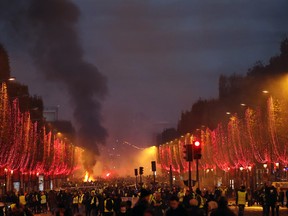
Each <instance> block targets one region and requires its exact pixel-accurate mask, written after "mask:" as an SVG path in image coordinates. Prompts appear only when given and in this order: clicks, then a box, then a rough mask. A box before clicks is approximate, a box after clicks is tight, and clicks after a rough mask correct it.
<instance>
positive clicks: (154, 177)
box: [153, 172, 156, 187]
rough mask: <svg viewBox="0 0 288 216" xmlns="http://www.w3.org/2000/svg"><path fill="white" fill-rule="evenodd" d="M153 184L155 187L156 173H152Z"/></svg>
mask: <svg viewBox="0 0 288 216" xmlns="http://www.w3.org/2000/svg"><path fill="white" fill-rule="evenodd" d="M153 184H154V187H155V186H156V172H153Z"/></svg>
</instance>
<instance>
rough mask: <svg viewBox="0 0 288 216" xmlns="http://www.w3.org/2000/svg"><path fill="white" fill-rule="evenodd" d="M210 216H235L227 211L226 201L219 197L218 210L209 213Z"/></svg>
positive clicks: (230, 211) (229, 210)
mask: <svg viewBox="0 0 288 216" xmlns="http://www.w3.org/2000/svg"><path fill="white" fill-rule="evenodd" d="M211 216H236V214H235V213H234V212H233V211H232V210H231V209H229V207H228V201H227V199H226V198H225V197H220V199H219V202H218V208H217V209H216V210H213V211H212V212H211Z"/></svg>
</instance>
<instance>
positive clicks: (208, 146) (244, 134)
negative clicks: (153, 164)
mask: <svg viewBox="0 0 288 216" xmlns="http://www.w3.org/2000/svg"><path fill="white" fill-rule="evenodd" d="M287 82H288V80H287ZM287 107H288V100H286V101H282V102H281V103H280V102H279V101H275V100H273V97H272V96H270V97H269V98H268V99H267V105H266V109H263V110H261V109H257V110H253V109H251V108H249V107H246V108H245V109H244V110H243V114H242V115H239V116H242V117H238V115H236V114H235V115H227V118H228V122H227V123H219V124H218V126H217V128H216V129H214V130H210V129H209V128H207V127H202V128H201V129H199V130H196V131H195V133H194V134H190V133H188V134H186V135H185V136H181V137H179V138H178V139H175V140H173V141H170V142H167V143H164V144H162V145H159V148H158V161H159V162H160V164H161V166H162V168H163V169H165V170H169V168H170V165H172V169H173V171H175V172H179V173H181V172H187V170H188V163H187V162H186V160H185V159H184V154H183V152H184V145H186V144H189V143H192V140H193V139H195V137H196V138H197V139H198V140H201V142H202V159H201V160H200V167H201V168H202V169H203V170H206V169H215V168H216V167H217V168H219V169H221V170H224V171H229V170H230V169H235V168H240V167H243V168H244V169H245V168H246V169H248V168H249V167H250V169H251V167H254V166H255V165H257V164H267V163H269V164H279V163H280V164H282V165H283V167H287V165H288V125H287V120H288V111H287Z"/></svg>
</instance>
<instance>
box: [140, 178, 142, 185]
mask: <svg viewBox="0 0 288 216" xmlns="http://www.w3.org/2000/svg"><path fill="white" fill-rule="evenodd" d="M140 188H142V175H140Z"/></svg>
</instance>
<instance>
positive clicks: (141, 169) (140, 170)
mask: <svg viewBox="0 0 288 216" xmlns="http://www.w3.org/2000/svg"><path fill="white" fill-rule="evenodd" d="M139 174H140V175H143V174H144V167H139Z"/></svg>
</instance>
